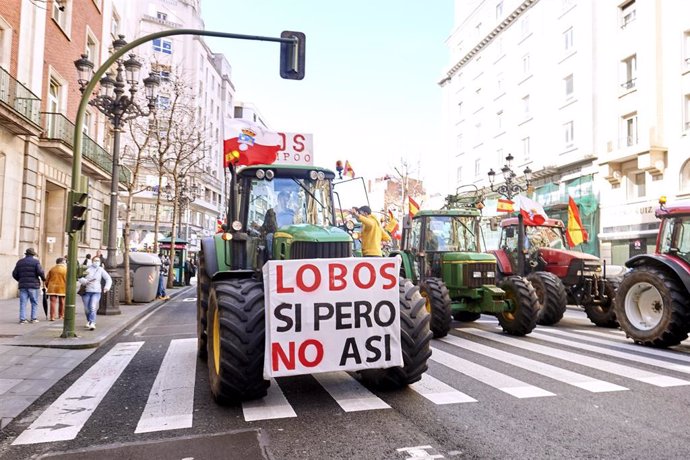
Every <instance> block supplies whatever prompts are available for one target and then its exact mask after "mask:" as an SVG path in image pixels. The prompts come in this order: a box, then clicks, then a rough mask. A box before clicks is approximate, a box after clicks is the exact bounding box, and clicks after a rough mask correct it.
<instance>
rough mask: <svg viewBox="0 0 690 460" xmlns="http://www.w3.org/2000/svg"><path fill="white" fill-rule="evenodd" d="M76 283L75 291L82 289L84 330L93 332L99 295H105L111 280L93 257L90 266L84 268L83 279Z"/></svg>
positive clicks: (99, 262)
mask: <svg viewBox="0 0 690 460" xmlns="http://www.w3.org/2000/svg"><path fill="white" fill-rule="evenodd" d="M103 281H105V286H103V284H102V282H103ZM77 283H78V286H77V289H81V288H82V287H83V288H84V293H83V294H81V299H82V301H83V302H84V313H85V314H86V328H87V329H89V330H92V331H93V330H94V329H96V312H97V311H98V303H99V302H100V300H101V293H106V292H108V291H109V290H110V286H112V284H113V280H112V278H111V277H110V275H108V272H107V271H105V269H104V268H103V267H101V258H100V257H94V258H93V259H91V265H89V266H88V267H87V268H86V275H84V277H83V278H79V280H78V281H77Z"/></svg>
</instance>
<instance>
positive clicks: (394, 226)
mask: <svg viewBox="0 0 690 460" xmlns="http://www.w3.org/2000/svg"><path fill="white" fill-rule="evenodd" d="M386 231H387V232H388V233H390V234H391V235H393V234H394V233H396V232H397V231H398V220H397V219H396V218H395V216H394V215H393V213H392V212H391V210H390V209H389V210H388V223H387V224H386Z"/></svg>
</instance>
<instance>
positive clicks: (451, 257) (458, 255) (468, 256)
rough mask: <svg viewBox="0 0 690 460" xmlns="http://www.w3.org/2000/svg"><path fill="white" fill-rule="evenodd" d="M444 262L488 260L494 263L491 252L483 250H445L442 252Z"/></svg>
mask: <svg viewBox="0 0 690 460" xmlns="http://www.w3.org/2000/svg"><path fill="white" fill-rule="evenodd" d="M443 261H444V262H485V263H486V262H489V263H496V257H494V255H493V254H486V253H484V252H445V253H443Z"/></svg>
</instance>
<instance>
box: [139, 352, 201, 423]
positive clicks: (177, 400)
mask: <svg viewBox="0 0 690 460" xmlns="http://www.w3.org/2000/svg"><path fill="white" fill-rule="evenodd" d="M196 352H197V346H196V339H175V340H171V341H170V346H169V347H168V351H167V352H166V353H165V357H164V358H163V362H162V364H161V367H160V370H159V371H158V375H157V376H156V381H155V382H153V386H152V387H151V392H150V393H149V399H148V401H147V402H146V407H145V408H144V412H143V413H142V414H141V418H140V419H139V423H138V424H137V428H136V430H134V432H135V433H150V432H152V431H163V430H177V429H180V428H190V427H191V426H192V413H193V411H194V380H195V378H196Z"/></svg>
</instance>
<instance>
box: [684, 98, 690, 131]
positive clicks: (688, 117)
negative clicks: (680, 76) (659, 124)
mask: <svg viewBox="0 0 690 460" xmlns="http://www.w3.org/2000/svg"><path fill="white" fill-rule="evenodd" d="M683 112H684V113H683V129H684V130H685V131H690V94H686V95H685V96H684V97H683Z"/></svg>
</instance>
